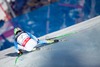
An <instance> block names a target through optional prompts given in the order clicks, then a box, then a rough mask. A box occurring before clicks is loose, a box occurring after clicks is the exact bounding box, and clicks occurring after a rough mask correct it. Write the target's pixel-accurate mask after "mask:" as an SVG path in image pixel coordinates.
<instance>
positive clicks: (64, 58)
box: [0, 16, 100, 67]
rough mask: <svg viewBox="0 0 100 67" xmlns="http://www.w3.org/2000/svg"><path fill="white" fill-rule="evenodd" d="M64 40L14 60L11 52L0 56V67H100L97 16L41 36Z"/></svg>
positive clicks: (99, 37) (8, 51)
mask: <svg viewBox="0 0 100 67" xmlns="http://www.w3.org/2000/svg"><path fill="white" fill-rule="evenodd" d="M69 33H71V34H70V35H69V36H64V37H63V39H66V41H63V42H59V43H55V44H52V45H49V46H45V47H43V48H42V49H41V50H39V51H35V52H30V53H27V54H25V55H23V56H21V57H20V58H19V59H18V62H17V63H16V65H15V59H16V56H15V53H14V51H13V50H14V48H13V47H12V48H9V49H6V50H4V51H1V52H0V67H100V16H98V17H95V18H93V19H90V20H87V21H85V22H82V23H79V24H76V25H73V26H71V27H68V28H66V29H63V30H60V31H57V32H54V33H51V34H48V35H45V36H43V37H40V39H45V38H50V37H55V36H61V35H63V34H69Z"/></svg>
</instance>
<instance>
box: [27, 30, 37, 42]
mask: <svg viewBox="0 0 100 67" xmlns="http://www.w3.org/2000/svg"><path fill="white" fill-rule="evenodd" d="M27 34H28V35H29V36H30V37H31V38H32V39H34V40H36V41H38V39H37V38H36V37H35V36H34V35H32V34H31V33H28V32H27Z"/></svg>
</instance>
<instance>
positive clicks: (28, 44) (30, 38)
mask: <svg viewBox="0 0 100 67" xmlns="http://www.w3.org/2000/svg"><path fill="white" fill-rule="evenodd" d="M58 41H59V40H53V41H50V40H39V39H38V38H36V37H35V36H34V35H32V34H31V33H29V32H25V31H23V30H22V29H20V28H19V27H17V28H15V29H14V47H15V50H16V52H17V53H18V56H19V55H21V54H23V52H22V50H25V51H32V50H33V49H35V48H36V46H38V45H41V44H48V43H51V42H58Z"/></svg>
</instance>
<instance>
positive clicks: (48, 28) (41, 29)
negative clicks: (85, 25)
mask: <svg viewBox="0 0 100 67" xmlns="http://www.w3.org/2000/svg"><path fill="white" fill-rule="evenodd" d="M99 6H100V0H0V51H1V50H4V49H7V48H9V47H11V46H13V29H14V28H15V27H20V28H21V29H23V30H25V31H27V32H30V33H32V34H33V35H35V36H36V37H40V36H43V35H46V34H48V33H52V32H54V31H57V30H60V29H63V28H67V27H69V26H71V25H74V24H77V23H80V22H82V21H85V20H88V19H91V18H93V17H96V16H98V15H100V7H99Z"/></svg>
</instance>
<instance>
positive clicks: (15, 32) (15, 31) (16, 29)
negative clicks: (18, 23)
mask: <svg viewBox="0 0 100 67" xmlns="http://www.w3.org/2000/svg"><path fill="white" fill-rule="evenodd" d="M21 31H22V30H21V29H20V28H19V27H17V28H15V29H14V34H15V35H16V34H17V33H18V32H21Z"/></svg>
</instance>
